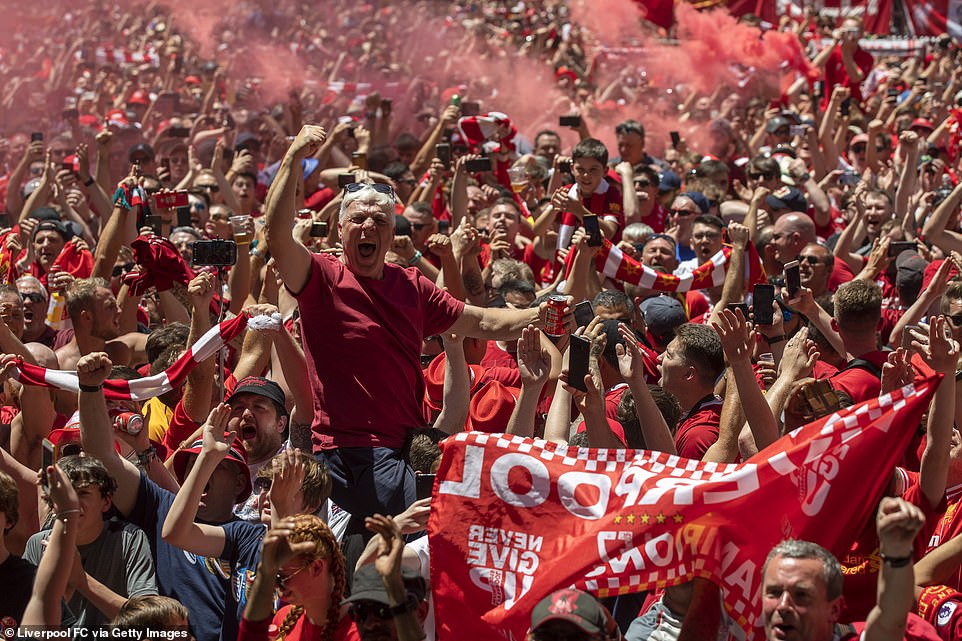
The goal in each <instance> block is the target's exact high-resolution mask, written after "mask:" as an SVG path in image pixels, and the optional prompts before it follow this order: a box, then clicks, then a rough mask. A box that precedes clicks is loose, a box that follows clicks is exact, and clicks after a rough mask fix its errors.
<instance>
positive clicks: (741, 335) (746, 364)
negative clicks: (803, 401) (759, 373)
mask: <svg viewBox="0 0 962 641" xmlns="http://www.w3.org/2000/svg"><path fill="white" fill-rule="evenodd" d="M712 327H714V328H715V331H716V332H718V335H719V337H720V338H721V343H722V347H723V348H724V350H725V356H727V357H728V361H729V363H731V371H732V376H731V377H729V379H728V384H729V385H731V384H732V383H734V384H735V386H736V387H737V388H738V403H739V405H741V407H742V408H744V411H745V416H746V418H747V419H748V425H749V427H750V428H751V432H752V436H753V437H754V440H755V445H756V447H757V448H758V449H759V450H761V449H764V448H766V447H768V446H769V445H770V444H772V443H774V442H775V441H776V440H777V439H778V424H777V423H776V422H775V417H774V416H773V415H772V411H771V409H770V408H769V407H768V404H767V403H766V402H765V395H764V394H763V393H762V390H761V388H760V387H759V386H758V381H757V380H756V379H755V371H754V370H753V369H752V350H753V348H754V346H755V331H754V330H753V329H751V328H750V326H749V324H748V321H746V320H745V318H744V317H743V316H742V312H741V310H738V311H737V312H736V313H732V311H731V310H727V309H726V310H725V311H723V312H722V313H721V314H720V315H719V318H718V321H717V322H713V323H712Z"/></svg>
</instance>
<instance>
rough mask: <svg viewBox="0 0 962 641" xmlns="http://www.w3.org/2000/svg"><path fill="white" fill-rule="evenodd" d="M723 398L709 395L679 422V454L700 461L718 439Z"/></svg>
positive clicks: (677, 436)
mask: <svg viewBox="0 0 962 641" xmlns="http://www.w3.org/2000/svg"><path fill="white" fill-rule="evenodd" d="M721 411H722V399H720V398H718V397H716V396H709V397H706V398H704V399H702V400H701V401H699V402H698V403H696V404H695V406H694V407H693V408H692V409H691V411H689V412H688V414H687V415H686V416H685V417H684V418H682V420H681V421H679V423H678V430H677V431H676V432H675V450H676V451H677V452H678V456H680V457H682V458H689V459H693V460H696V461H700V460H701V458H702V457H703V456H704V455H705V452H707V451H708V448H709V447H711V446H712V445H713V444H714V443H715V441H717V440H718V425H719V423H720V422H721Z"/></svg>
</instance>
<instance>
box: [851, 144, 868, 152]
mask: <svg viewBox="0 0 962 641" xmlns="http://www.w3.org/2000/svg"><path fill="white" fill-rule="evenodd" d="M852 151H854V152H855V153H857V154H864V153H865V145H853V146H852Z"/></svg>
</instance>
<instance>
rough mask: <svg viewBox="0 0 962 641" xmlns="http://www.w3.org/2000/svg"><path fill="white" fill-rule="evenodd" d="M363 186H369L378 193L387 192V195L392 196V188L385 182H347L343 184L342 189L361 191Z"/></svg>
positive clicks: (352, 191) (349, 191) (351, 191)
mask: <svg viewBox="0 0 962 641" xmlns="http://www.w3.org/2000/svg"><path fill="white" fill-rule="evenodd" d="M365 187H370V188H371V189H373V190H374V191H376V192H378V193H380V194H387V195H389V196H392V197H393V196H394V189H393V188H392V187H391V185H387V184H385V183H348V184H346V185H344V190H345V191H347V192H348V193H354V192H356V191H361V190H362V189H364V188H365Z"/></svg>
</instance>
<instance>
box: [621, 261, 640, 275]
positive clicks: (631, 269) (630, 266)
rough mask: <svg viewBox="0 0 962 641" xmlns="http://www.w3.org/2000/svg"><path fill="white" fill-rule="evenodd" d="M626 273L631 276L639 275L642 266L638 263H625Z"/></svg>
mask: <svg viewBox="0 0 962 641" xmlns="http://www.w3.org/2000/svg"><path fill="white" fill-rule="evenodd" d="M624 269H625V272H627V273H629V274H637V273H639V272H640V271H641V266H640V265H639V264H638V263H634V262H629V261H627V260H626V261H625V265H624Z"/></svg>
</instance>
